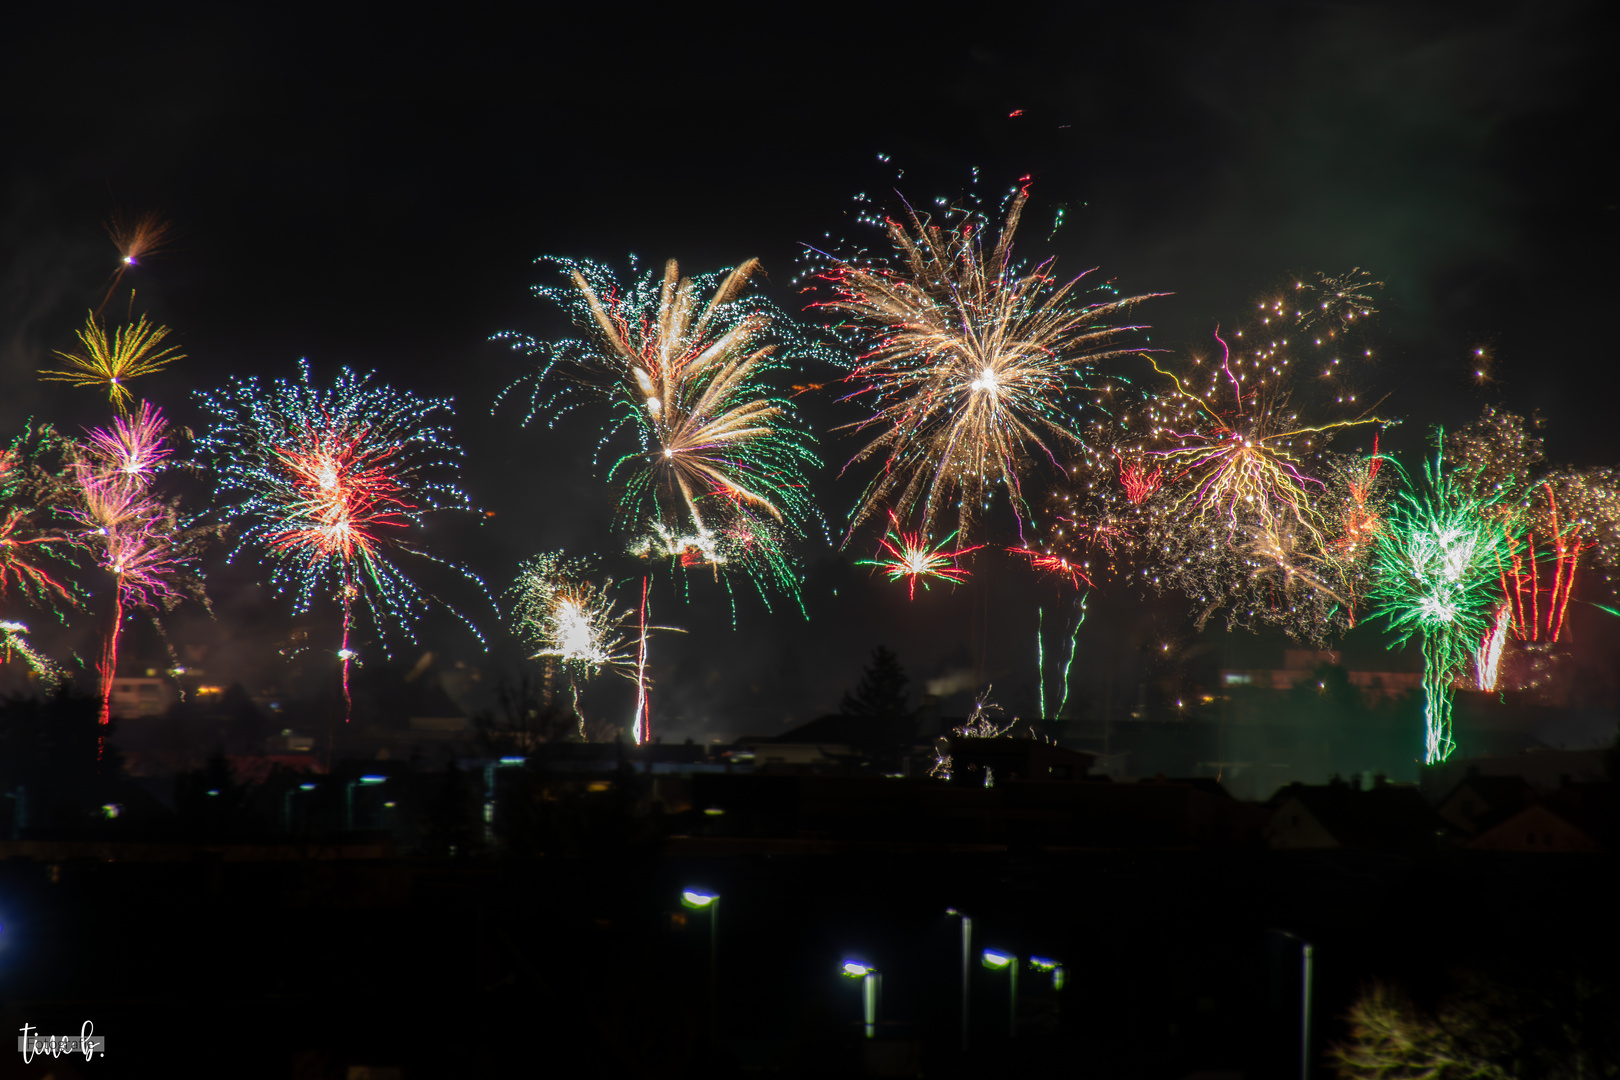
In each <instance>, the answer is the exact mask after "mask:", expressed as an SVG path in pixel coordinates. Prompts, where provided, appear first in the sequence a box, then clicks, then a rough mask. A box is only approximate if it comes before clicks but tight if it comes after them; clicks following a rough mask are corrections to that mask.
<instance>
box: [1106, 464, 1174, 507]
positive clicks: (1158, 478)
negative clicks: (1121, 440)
mask: <svg viewBox="0 0 1620 1080" xmlns="http://www.w3.org/2000/svg"><path fill="white" fill-rule="evenodd" d="M1114 456H1115V457H1116V458H1118V460H1119V482H1120V484H1121V485H1122V486H1123V487H1124V488H1125V497H1126V498H1127V499H1129V500H1131V505H1133V506H1139V505H1141V503H1142V502H1143V501H1144V500H1146V499H1147V497H1148V496H1149V495H1152V494H1153V493H1154V492H1155V491H1158V490H1159V485H1160V484H1162V483H1163V482H1164V468H1163V466H1159V467H1156V468H1154V470H1153V471H1152V472H1148V471H1147V470H1146V469H1144V468H1143V467H1142V465H1141V463H1140V462H1135V461H1133V462H1126V460H1125V459H1124V458H1121V457H1119V455H1118V454H1115V455H1114Z"/></svg>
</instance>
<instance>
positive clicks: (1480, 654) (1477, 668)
mask: <svg viewBox="0 0 1620 1080" xmlns="http://www.w3.org/2000/svg"><path fill="white" fill-rule="evenodd" d="M1512 628H1513V607H1512V605H1510V604H1505V603H1504V604H1499V605H1497V608H1496V618H1495V619H1494V620H1493V621H1492V622H1491V625H1490V628H1489V629H1487V630H1486V631H1485V636H1484V638H1483V639H1481V641H1480V643H1479V645H1478V647H1476V648H1475V649H1474V685H1475V686H1477V687H1479V689H1481V690H1483V691H1485V692H1486V693H1490V692H1492V691H1494V690H1495V689H1496V677H1497V671H1498V669H1499V668H1500V667H1501V666H1502V646H1503V645H1505V644H1507V636H1508V631H1509V630H1511V629H1512Z"/></svg>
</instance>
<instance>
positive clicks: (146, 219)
mask: <svg viewBox="0 0 1620 1080" xmlns="http://www.w3.org/2000/svg"><path fill="white" fill-rule="evenodd" d="M172 231H173V227H172V226H171V225H170V224H169V222H167V221H165V220H163V218H161V217H160V216H158V215H157V214H154V213H146V214H142V215H141V216H140V217H138V218H136V219H135V220H134V221H125V220H124V219H123V218H122V217H121V216H120V215H118V214H114V215H113V219H112V220H111V221H110V222H108V223H107V235H109V236H111V237H112V242H113V244H114V246H116V247H117V248H118V269H116V270H115V271H113V277H112V283H111V284H109V285H108V286H107V295H106V296H103V297H102V298H101V303H100V304H98V305H97V306H96V314H97V315H100V314H101V309H102V308H104V307H106V306H107V301H108V300H111V299H112V295H113V293H114V292H116V291H117V290H118V285H119V283H120V282H122V281H123V280H124V275H125V274H126V273H128V272H129V271H130V270H131V269H132V268H134V267H136V266H138V265H139V264H140V262H141V260H142V259H144V258H146V257H147V256H148V255H151V254H153V253H155V252H157V251H160V250H162V249H163V247H164V246H165V245H167V244H168V241H169V235H170V233H171V232H172Z"/></svg>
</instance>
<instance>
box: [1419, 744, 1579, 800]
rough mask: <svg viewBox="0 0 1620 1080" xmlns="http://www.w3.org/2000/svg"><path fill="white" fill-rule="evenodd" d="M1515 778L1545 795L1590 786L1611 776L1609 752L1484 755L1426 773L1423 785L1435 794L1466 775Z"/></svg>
mask: <svg viewBox="0 0 1620 1080" xmlns="http://www.w3.org/2000/svg"><path fill="white" fill-rule="evenodd" d="M1473 774H1478V775H1480V776H1516V777H1520V778H1522V779H1523V780H1524V781H1525V782H1526V783H1528V784H1529V785H1530V786H1531V787H1533V788H1535V789H1536V790H1538V791H1542V792H1551V791H1556V790H1558V789H1559V788H1561V787H1563V786H1566V785H1568V784H1571V783H1574V784H1587V783H1594V782H1597V781H1601V780H1604V779H1606V778H1607V776H1608V752H1607V751H1606V750H1554V749H1552V748H1551V747H1546V746H1535V747H1531V748H1529V749H1527V750H1521V751H1519V752H1518V753H1514V754H1481V755H1480V756H1478V757H1473V758H1467V759H1465V760H1458V759H1455V758H1454V759H1452V760H1451V761H1448V762H1446V763H1445V764H1443V765H1438V766H1435V767H1433V768H1431V769H1427V770H1425V771H1424V775H1423V786H1424V787H1425V788H1426V789H1429V790H1432V791H1434V792H1436V793H1439V792H1445V791H1449V790H1451V789H1452V788H1453V787H1454V786H1455V785H1456V784H1458V783H1460V782H1461V780H1462V779H1463V778H1464V777H1465V776H1469V775H1473Z"/></svg>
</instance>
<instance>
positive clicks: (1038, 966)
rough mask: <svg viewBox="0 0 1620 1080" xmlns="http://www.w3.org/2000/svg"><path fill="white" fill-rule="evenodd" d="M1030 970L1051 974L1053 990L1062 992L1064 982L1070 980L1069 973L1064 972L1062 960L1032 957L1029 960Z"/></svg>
mask: <svg viewBox="0 0 1620 1080" xmlns="http://www.w3.org/2000/svg"><path fill="white" fill-rule="evenodd" d="M1029 968H1030V970H1031V971H1049V972H1051V973H1052V989H1053V990H1062V989H1063V984H1064V982H1065V981H1067V979H1068V973H1067V972H1065V971H1064V970H1063V961H1061V960H1048V959H1047V958H1046V957H1044V956H1032V957H1030V958H1029Z"/></svg>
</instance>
